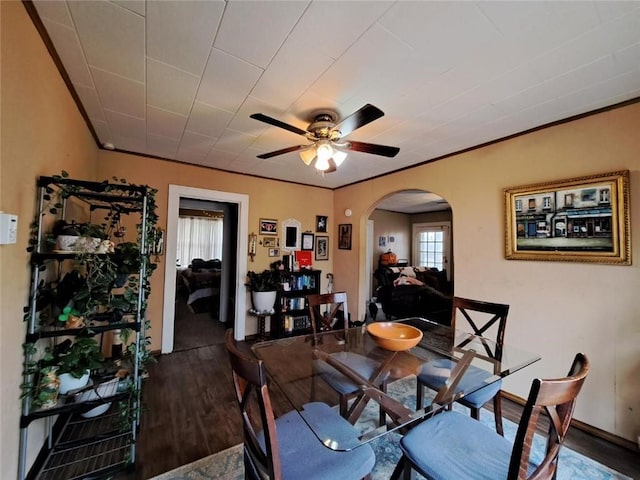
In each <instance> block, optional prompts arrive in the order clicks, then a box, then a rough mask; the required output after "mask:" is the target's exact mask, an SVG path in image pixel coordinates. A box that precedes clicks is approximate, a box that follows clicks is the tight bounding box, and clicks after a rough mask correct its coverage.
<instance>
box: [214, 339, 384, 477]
mask: <svg viewBox="0 0 640 480" xmlns="http://www.w3.org/2000/svg"><path fill="white" fill-rule="evenodd" d="M225 344H226V348H227V352H228V353H229V360H230V362H231V370H232V377H233V386H234V391H235V394H236V400H237V401H238V405H239V407H240V413H241V415H242V428H243V433H244V466H245V478H246V479H252V480H265V479H270V480H281V479H284V480H299V479H301V478H304V479H305V480H330V479H334V478H341V479H345V480H349V479H362V478H364V479H371V471H372V470H373V466H374V465H375V461H376V458H375V454H374V453H373V450H372V449H371V447H370V446H369V445H368V444H364V445H362V446H360V447H357V448H355V449H353V450H350V451H348V452H339V451H335V450H331V449H330V448H328V447H326V446H325V445H323V444H322V443H321V442H320V440H319V439H318V438H317V437H316V436H315V434H314V433H313V432H312V430H311V429H310V427H309V426H308V425H307V424H306V423H305V420H304V419H303V418H302V417H301V415H300V413H299V412H297V411H295V410H293V411H290V412H288V413H286V414H284V415H282V416H281V417H278V418H275V415H274V413H273V409H272V404H271V398H270V396H269V388H268V386H267V373H266V369H265V367H264V365H263V363H262V361H261V360H259V359H257V358H255V357H253V356H250V355H248V354H246V353H244V352H243V351H241V350H240V349H239V348H238V345H237V344H236V342H235V340H234V339H233V331H232V330H231V329H229V330H227V332H226V336H225ZM304 411H305V416H306V417H307V420H308V421H313V422H322V425H323V426H326V427H327V428H328V429H330V431H332V432H333V435H334V436H335V437H336V438H349V437H353V436H356V437H357V436H358V431H357V430H356V429H355V428H354V427H353V426H352V425H351V424H350V423H349V422H347V421H346V420H345V419H344V418H342V417H341V416H340V415H338V413H337V412H336V411H335V410H333V409H332V408H331V407H329V406H328V405H327V404H325V403H321V402H314V403H307V404H305V405H304Z"/></svg>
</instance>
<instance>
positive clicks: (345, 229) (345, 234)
mask: <svg viewBox="0 0 640 480" xmlns="http://www.w3.org/2000/svg"><path fill="white" fill-rule="evenodd" d="M351 228H352V226H351V224H350V223H341V224H340V225H338V248H339V249H340V250H351Z"/></svg>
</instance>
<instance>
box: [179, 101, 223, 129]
mask: <svg viewBox="0 0 640 480" xmlns="http://www.w3.org/2000/svg"><path fill="white" fill-rule="evenodd" d="M232 118H233V113H231V112H227V111H225V110H221V109H219V108H216V107H212V106H210V105H205V104H204V103H198V102H196V103H195V104H194V105H193V109H192V110H191V115H190V116H189V120H188V122H187V127H186V128H187V130H189V131H192V132H196V133H200V134H202V135H206V136H208V137H219V136H220V135H222V132H224V129H225V128H227V125H229V122H230V121H231V119H232Z"/></svg>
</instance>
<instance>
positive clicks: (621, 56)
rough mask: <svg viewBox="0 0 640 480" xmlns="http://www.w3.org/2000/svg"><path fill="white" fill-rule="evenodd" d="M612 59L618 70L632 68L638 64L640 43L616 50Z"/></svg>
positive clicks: (639, 62) (639, 61)
mask: <svg viewBox="0 0 640 480" xmlns="http://www.w3.org/2000/svg"><path fill="white" fill-rule="evenodd" d="M614 60H615V62H616V64H617V67H616V70H618V71H627V70H632V69H633V66H634V65H635V66H638V65H640V43H636V44H635V45H631V46H629V47H627V48H623V49H622V50H618V51H617V52H615V54H614Z"/></svg>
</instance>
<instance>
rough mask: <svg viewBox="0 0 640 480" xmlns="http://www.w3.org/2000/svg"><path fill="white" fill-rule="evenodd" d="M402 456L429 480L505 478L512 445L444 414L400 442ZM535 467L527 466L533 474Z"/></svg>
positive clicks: (478, 425)
mask: <svg viewBox="0 0 640 480" xmlns="http://www.w3.org/2000/svg"><path fill="white" fill-rule="evenodd" d="M400 447H401V448H402V451H403V452H404V454H405V455H406V456H407V458H409V459H410V460H411V462H412V463H413V464H414V465H415V466H416V467H417V470H418V471H420V473H422V475H424V476H426V477H427V478H429V479H431V480H460V479H461V478H464V479H468V480H497V479H501V478H507V472H508V471H509V461H510V460H511V450H512V448H513V445H512V444H511V443H510V442H509V441H508V440H506V439H505V438H504V437H502V436H500V435H498V434H497V433H496V432H494V431H493V430H491V429H490V428H487V427H486V426H484V425H483V424H482V423H480V422H478V421H476V420H473V419H472V418H471V417H469V416H467V415H463V414H461V413H458V412H454V411H445V412H444V413H440V414H438V415H436V416H435V417H433V418H430V419H429V420H427V421H425V422H423V423H421V424H419V425H417V426H416V427H415V428H413V429H412V430H411V431H409V433H407V434H406V435H405V436H404V437H403V438H402V439H401V440H400ZM534 469H535V465H532V464H530V465H529V473H532V472H533V470H534Z"/></svg>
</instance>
